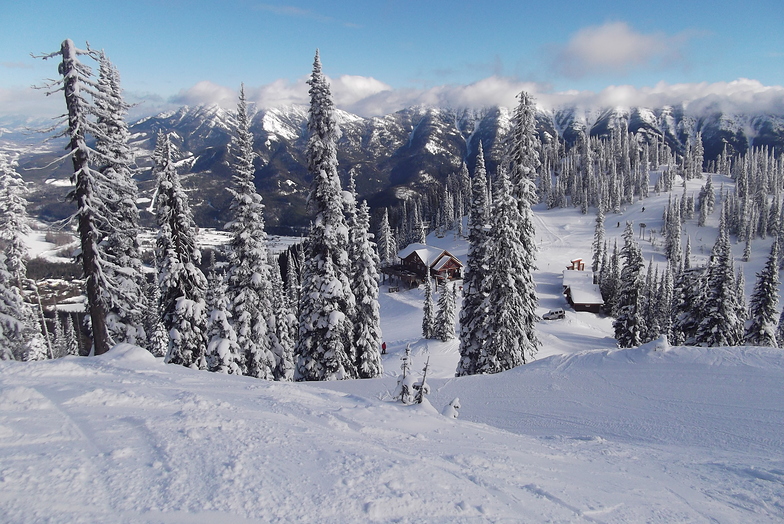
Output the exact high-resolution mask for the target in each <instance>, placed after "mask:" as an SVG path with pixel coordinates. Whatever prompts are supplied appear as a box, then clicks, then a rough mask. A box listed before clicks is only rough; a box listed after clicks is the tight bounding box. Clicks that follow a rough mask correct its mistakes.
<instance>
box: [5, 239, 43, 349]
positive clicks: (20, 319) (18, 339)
mask: <svg viewBox="0 0 784 524" xmlns="http://www.w3.org/2000/svg"><path fill="white" fill-rule="evenodd" d="M14 280H15V277H14V276H13V275H12V274H11V272H10V271H9V270H8V267H7V266H6V255H5V253H4V252H3V251H0V360H40V359H43V358H46V357H47V354H48V352H47V348H46V341H45V340H44V338H43V335H41V331H40V328H39V327H38V325H37V319H36V316H35V314H34V313H33V310H32V308H31V307H30V304H28V303H27V302H25V301H24V298H23V297H22V293H21V291H20V289H19V288H18V287H17V286H16V283H15V282H14Z"/></svg>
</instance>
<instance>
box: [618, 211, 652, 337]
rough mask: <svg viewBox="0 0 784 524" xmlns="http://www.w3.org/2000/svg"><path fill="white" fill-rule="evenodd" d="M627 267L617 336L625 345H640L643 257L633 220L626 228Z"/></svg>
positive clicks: (623, 255) (624, 253)
mask: <svg viewBox="0 0 784 524" xmlns="http://www.w3.org/2000/svg"><path fill="white" fill-rule="evenodd" d="M623 240H624V244H623V248H621V258H623V269H621V281H620V288H619V291H618V302H617V306H616V307H617V308H618V317H617V318H616V319H615V321H614V322H613V329H614V330H615V338H616V340H618V345H619V346H620V347H622V348H631V347H636V346H639V345H640V344H641V343H642V341H643V334H644V333H643V331H644V326H643V324H644V319H643V296H642V295H643V290H644V280H643V276H642V268H643V265H644V264H643V259H642V253H641V252H640V246H639V245H638V244H637V240H636V239H635V236H634V229H633V228H632V223H631V222H627V223H626V229H625V230H624V232H623Z"/></svg>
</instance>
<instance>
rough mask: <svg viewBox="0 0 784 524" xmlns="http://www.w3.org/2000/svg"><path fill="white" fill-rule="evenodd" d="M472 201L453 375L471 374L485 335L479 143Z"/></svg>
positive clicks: (483, 180)
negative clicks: (455, 362) (458, 335)
mask: <svg viewBox="0 0 784 524" xmlns="http://www.w3.org/2000/svg"><path fill="white" fill-rule="evenodd" d="M472 196H473V200H472V202H471V208H470V211H469V215H468V254H467V255H466V268H465V275H464V278H463V307H462V308H461V310H460V362H459V363H458V365H457V376H463V375H473V374H475V373H476V372H477V363H478V361H479V355H480V354H481V351H482V347H483V344H484V342H483V341H484V340H485V338H486V332H485V329H486V328H485V324H484V322H485V319H486V311H485V309H484V308H485V307H487V303H486V302H485V300H486V298H487V281H486V271H487V256H486V250H487V247H488V245H487V235H488V231H487V228H488V223H487V219H488V216H489V212H488V210H487V207H488V202H487V171H486V168H485V159H484V151H483V148H482V143H481V142H480V143H479V152H478V153H477V156H476V169H475V170H474V180H473V190H472Z"/></svg>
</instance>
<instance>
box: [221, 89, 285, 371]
mask: <svg viewBox="0 0 784 524" xmlns="http://www.w3.org/2000/svg"><path fill="white" fill-rule="evenodd" d="M236 126H237V128H236V131H235V136H234V138H233V143H232V145H233V149H234V157H235V158H234V162H233V168H234V176H233V178H232V181H233V187H232V188H229V192H230V193H231V194H232V197H233V198H232V201H231V204H230V206H229V209H230V212H231V217H232V220H231V222H229V223H228V224H226V229H227V230H228V231H230V232H231V234H232V238H231V242H230V243H229V250H228V258H229V270H228V274H227V282H228V289H227V291H226V295H227V297H228V299H229V308H230V311H231V314H232V322H233V324H234V330H235V332H236V334H237V343H238V344H239V346H240V353H241V355H242V360H241V362H239V364H240V365H241V366H242V368H243V372H244V373H245V374H247V375H250V376H252V377H257V378H264V379H269V380H272V379H273V378H274V377H273V369H274V368H275V356H274V355H273V352H272V340H271V337H270V333H269V322H270V318H271V317H272V314H273V313H272V282H271V280H270V268H269V263H268V262H267V245H266V242H267V233H266V231H265V229H264V214H263V211H264V205H263V204H262V201H261V195H259V194H258V193H257V192H256V185H255V182H254V180H255V168H254V167H253V161H254V159H255V156H256V155H255V153H254V151H253V135H252V134H251V132H250V119H249V116H248V109H247V103H246V100H245V89H244V87H241V88H240V97H239V103H238V105H237V113H236Z"/></svg>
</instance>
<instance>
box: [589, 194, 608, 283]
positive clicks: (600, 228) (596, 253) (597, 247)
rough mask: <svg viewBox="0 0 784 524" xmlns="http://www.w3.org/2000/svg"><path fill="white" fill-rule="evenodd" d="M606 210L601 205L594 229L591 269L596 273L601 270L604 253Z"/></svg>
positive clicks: (597, 212)
mask: <svg viewBox="0 0 784 524" xmlns="http://www.w3.org/2000/svg"><path fill="white" fill-rule="evenodd" d="M604 234H605V233H604V210H603V209H602V207H601V206H599V209H598V210H597V211H596V226H595V227H594V230H593V244H592V245H591V247H592V248H593V249H592V251H593V264H592V265H591V270H592V271H593V272H594V273H596V272H598V271H599V266H600V263H601V260H602V256H603V254H604V252H603V251H604Z"/></svg>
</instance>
